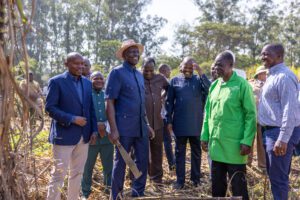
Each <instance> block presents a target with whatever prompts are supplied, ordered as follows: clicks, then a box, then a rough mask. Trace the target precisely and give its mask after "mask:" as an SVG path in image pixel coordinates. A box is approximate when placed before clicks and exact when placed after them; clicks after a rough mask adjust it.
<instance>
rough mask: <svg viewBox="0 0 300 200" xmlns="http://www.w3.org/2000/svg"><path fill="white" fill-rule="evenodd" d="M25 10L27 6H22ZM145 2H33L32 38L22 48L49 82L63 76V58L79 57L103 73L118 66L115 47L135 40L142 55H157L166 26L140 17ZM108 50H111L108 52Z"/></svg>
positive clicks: (156, 20)
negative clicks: (141, 47)
mask: <svg viewBox="0 0 300 200" xmlns="http://www.w3.org/2000/svg"><path fill="white" fill-rule="evenodd" d="M26 3H27V4H29V6H28V7H30V1H28V0H27V1H26ZM149 3H150V0H129V1H128V0H118V1H117V0H64V1H63V0H55V1H52V0H51V1H50V0H45V1H38V3H37V5H36V13H37V15H36V17H35V18H34V20H35V21H34V22H33V27H34V30H35V31H34V32H33V33H30V35H29V37H28V39H27V43H28V48H29V54H30V56H31V57H32V58H34V59H36V60H37V61H38V65H39V68H40V69H41V70H40V71H43V73H48V72H49V73H50V74H51V76H52V75H55V74H58V73H61V72H62V71H64V70H65V68H64V66H63V60H64V56H65V55H66V54H67V53H69V52H71V51H78V52H80V53H82V54H83V55H84V56H85V57H88V58H89V59H90V60H91V61H92V63H95V64H99V66H105V67H106V69H105V70H106V71H107V69H109V68H110V67H112V66H111V65H114V64H115V63H117V59H116V57H115V55H114V53H113V52H110V53H109V52H108V51H114V50H115V49H116V48H117V46H116V41H119V42H121V41H123V40H125V39H129V38H131V39H134V40H136V41H137V42H141V43H142V44H143V45H145V54H146V55H150V54H158V53H159V52H160V50H161V49H160V48H159V46H160V45H161V44H162V43H163V42H164V41H165V40H166V39H165V38H159V37H156V34H157V32H158V31H159V30H160V29H161V27H162V26H163V25H164V24H165V23H166V20H164V19H163V18H161V17H157V16H155V17H150V16H147V17H146V18H143V17H142V12H143V10H144V8H145V7H146V6H147V5H148V4H149ZM110 45H111V46H110Z"/></svg>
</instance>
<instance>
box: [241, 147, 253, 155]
mask: <svg viewBox="0 0 300 200" xmlns="http://www.w3.org/2000/svg"><path fill="white" fill-rule="evenodd" d="M250 153H251V147H250V146H248V145H245V144H241V146H240V154H241V155H242V156H245V155H248V154H250Z"/></svg>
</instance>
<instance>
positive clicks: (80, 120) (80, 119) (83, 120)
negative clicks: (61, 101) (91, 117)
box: [74, 116, 86, 126]
mask: <svg viewBox="0 0 300 200" xmlns="http://www.w3.org/2000/svg"><path fill="white" fill-rule="evenodd" d="M74 124H76V125H78V126H85V125H86V118H85V117H80V116H76V117H75V120H74Z"/></svg>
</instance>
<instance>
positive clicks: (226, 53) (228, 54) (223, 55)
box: [217, 50, 235, 66]
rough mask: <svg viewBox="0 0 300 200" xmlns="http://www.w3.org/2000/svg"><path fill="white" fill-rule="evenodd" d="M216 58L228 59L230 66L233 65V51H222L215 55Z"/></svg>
mask: <svg viewBox="0 0 300 200" xmlns="http://www.w3.org/2000/svg"><path fill="white" fill-rule="evenodd" d="M217 58H220V59H224V60H226V61H228V62H229V63H230V64H231V66H233V65H234V64H235V56H234V53H233V52H232V51H230V50H226V51H223V52H222V53H220V54H219V55H218V56H217Z"/></svg>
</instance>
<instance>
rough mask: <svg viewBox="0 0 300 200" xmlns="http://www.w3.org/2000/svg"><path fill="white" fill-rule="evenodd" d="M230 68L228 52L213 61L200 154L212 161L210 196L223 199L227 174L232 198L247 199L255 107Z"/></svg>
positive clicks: (244, 83) (244, 85) (231, 57)
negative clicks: (202, 153)
mask: <svg viewBox="0 0 300 200" xmlns="http://www.w3.org/2000/svg"><path fill="white" fill-rule="evenodd" d="M233 66H234V55H233V53H232V52H230V51H224V52H222V53H221V54H219V55H218V56H217V58H216V59H215V68H216V72H217V75H218V77H219V78H218V79H217V80H216V81H215V82H214V83H212V85H211V87H210V90H209V94H208V98H207V101H206V105H205V119H204V123H203V128H202V133H201V145H202V149H203V150H204V151H207V149H209V155H210V157H211V159H212V196H213V197H225V195H226V189H227V173H228V175H229V179H231V177H232V176H233V175H234V177H233V178H232V181H231V185H232V193H233V196H243V199H246V200H247V199H249V196H248V191H247V182H246V179H245V173H246V163H247V157H248V156H247V155H248V154H249V153H250V149H251V146H252V142H253V139H254V135H255V133H256V108H255V100H254V97H253V92H252V88H251V86H250V84H249V83H248V82H247V81H246V80H245V79H243V78H241V77H239V76H238V75H237V74H236V73H235V72H234V71H233ZM208 146H209V147H208ZM236 172H238V173H236Z"/></svg>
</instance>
